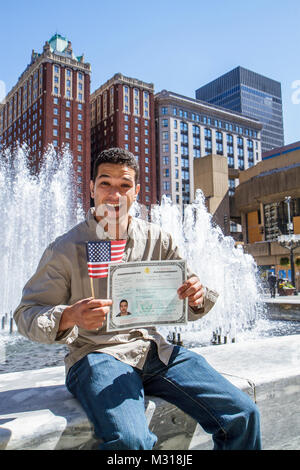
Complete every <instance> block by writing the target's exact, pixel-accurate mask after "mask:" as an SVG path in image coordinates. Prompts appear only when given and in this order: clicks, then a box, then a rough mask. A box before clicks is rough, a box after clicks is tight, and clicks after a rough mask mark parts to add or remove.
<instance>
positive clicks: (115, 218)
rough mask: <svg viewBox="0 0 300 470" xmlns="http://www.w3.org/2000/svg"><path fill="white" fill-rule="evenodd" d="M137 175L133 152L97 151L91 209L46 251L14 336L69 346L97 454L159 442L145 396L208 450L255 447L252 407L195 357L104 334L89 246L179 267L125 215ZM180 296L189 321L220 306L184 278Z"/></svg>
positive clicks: (152, 230)
mask: <svg viewBox="0 0 300 470" xmlns="http://www.w3.org/2000/svg"><path fill="white" fill-rule="evenodd" d="M138 173H139V168H138V166H137V163H136V160H135V158H134V156H133V155H132V154H131V153H130V152H128V151H125V150H122V149H110V150H105V151H103V152H101V154H100V155H99V157H98V159H97V160H96V162H95V165H94V175H93V181H91V196H92V197H93V199H94V202H95V208H93V209H91V210H90V211H89V214H88V216H87V218H86V220H85V221H84V222H82V223H81V224H79V225H77V226H76V227H74V228H73V229H72V230H70V231H69V232H68V233H66V234H64V235H62V236H61V237H59V238H58V239H57V240H55V241H54V242H53V243H51V244H50V246H49V247H48V248H47V249H46V251H45V253H44V255H43V257H42V259H41V261H40V263H39V266H38V268H37V271H36V273H35V274H34V275H33V277H32V278H31V279H30V280H29V281H28V283H27V284H26V286H25V288H24V291H23V297H22V300H21V303H20V305H19V307H18V308H17V309H16V311H15V313H14V318H15V321H16V323H17V325H18V328H19V331H20V333H22V334H23V335H25V336H27V337H28V338H29V339H32V340H34V341H40V342H44V343H53V342H59V343H65V344H67V345H68V347H69V350H70V353H69V354H68V355H67V356H66V358H65V364H66V373H67V377H66V385H67V387H68V389H69V390H70V392H71V393H72V394H74V396H75V397H77V399H78V400H79V401H80V403H81V405H82V406H83V408H84V409H85V411H86V413H87V416H88V417H89V419H90V420H91V422H92V423H93V425H94V430H95V434H96V436H97V437H98V438H99V439H101V440H102V443H101V444H100V446H99V448H100V449H103V450H121V449H152V448H153V446H154V444H155V442H156V440H157V437H156V436H155V435H154V434H153V433H152V432H151V431H150V430H149V428H148V425H147V422H146V417H145V412H144V395H145V394H147V395H155V396H158V397H161V398H164V399H165V400H167V401H169V402H171V403H173V404H175V405H177V406H178V407H179V408H181V409H182V410H183V411H184V412H186V413H188V414H189V415H191V416H192V417H193V418H194V419H196V420H197V421H198V422H199V423H200V425H201V426H202V427H203V428H204V429H205V430H206V431H207V432H209V433H211V434H212V435H213V442H214V448H215V449H259V448H260V446H261V444H260V429H259V413H258V410H257V408H256V406H255V405H254V403H253V402H252V400H251V399H250V398H249V397H248V396H247V395H246V394H245V393H243V392H241V391H240V390H239V389H237V388H236V387H234V386H233V385H232V384H231V383H230V382H228V381H227V380H226V379H225V378H223V376H221V375H220V374H219V373H217V372H216V371H215V370H214V369H213V368H212V367H210V366H209V364H208V363H207V362H206V361H205V359H204V358H203V357H202V356H200V355H198V354H195V353H194V352H192V351H189V350H187V349H185V348H183V347H181V346H174V345H171V344H169V343H168V342H167V341H165V340H164V338H163V337H162V336H161V335H160V334H159V333H158V332H157V331H156V328H154V327H150V328H139V329H128V330H126V331H120V332H113V333H112V332H109V333H107V332H106V329H105V327H106V315H107V313H108V312H109V309H110V307H111V305H112V301H111V300H110V299H107V298H106V295H107V279H106V278H102V279H98V281H99V282H97V283H96V282H95V284H94V288H95V298H93V297H91V288H90V283H89V277H88V270H87V264H86V255H85V243H86V241H87V240H95V239H97V238H98V239H99V238H100V239H117V240H120V239H126V240H127V242H126V247H125V252H124V255H123V259H122V261H123V262H127V261H128V262H130V261H144V260H148V261H149V260H167V259H180V253H179V250H178V248H177V246H176V245H175V243H174V240H173V238H172V236H171V235H170V234H168V233H165V232H164V231H163V230H161V229H160V227H159V226H158V225H156V224H151V223H149V222H146V221H143V220H140V219H137V218H134V217H131V216H130V215H129V208H130V206H131V205H132V203H133V202H134V201H135V200H136V198H137V195H138V193H139V190H140V185H139V184H138ZM178 295H179V298H181V299H185V298H187V299H188V305H189V320H190V321H195V320H198V319H199V318H201V317H202V316H203V315H205V314H206V313H207V312H208V311H209V310H210V309H211V308H212V306H213V305H214V303H215V301H216V298H217V294H216V293H215V292H213V291H211V290H210V289H207V288H206V289H205V288H204V287H203V286H202V284H201V282H200V280H199V279H198V277H197V276H196V275H195V274H192V273H190V272H189V273H188V280H187V281H186V282H184V283H183V284H182V285H181V286H179V288H178Z"/></svg>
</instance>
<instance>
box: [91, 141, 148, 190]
mask: <svg viewBox="0 0 300 470" xmlns="http://www.w3.org/2000/svg"><path fill="white" fill-rule="evenodd" d="M102 163H114V164H117V165H126V166H128V167H129V168H132V169H133V170H134V171H135V183H137V182H138V180H139V165H138V163H137V161H136V159H135V156H134V155H133V153H131V152H129V151H128V150H125V149H121V148H119V147H115V148H111V149H107V150H102V152H101V153H100V154H99V155H98V157H97V158H96V160H95V162H94V168H93V181H94V183H95V180H96V177H97V173H98V166H99V165H101V164H102Z"/></svg>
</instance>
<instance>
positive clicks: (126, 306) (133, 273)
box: [107, 260, 188, 331]
mask: <svg viewBox="0 0 300 470" xmlns="http://www.w3.org/2000/svg"><path fill="white" fill-rule="evenodd" d="M185 280H186V261H185V260H168V261H140V262H132V263H121V264H116V263H112V264H110V265H109V271H108V285H107V290H108V292H107V297H108V298H109V299H112V301H113V305H112V308H111V310H110V312H109V314H108V316H107V331H115V330H122V329H129V328H141V327H144V326H159V325H161V326H162V325H178V324H186V323H187V312H188V301H187V299H184V300H181V299H179V297H178V294H177V289H178V288H179V287H180V286H181V285H182V284H183V283H184V282H185Z"/></svg>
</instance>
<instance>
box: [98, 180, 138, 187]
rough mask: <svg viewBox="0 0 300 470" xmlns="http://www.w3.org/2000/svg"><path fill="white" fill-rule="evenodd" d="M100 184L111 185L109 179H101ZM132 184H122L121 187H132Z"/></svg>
mask: <svg viewBox="0 0 300 470" xmlns="http://www.w3.org/2000/svg"><path fill="white" fill-rule="evenodd" d="M100 186H110V183H109V182H108V181H101V183H100ZM131 187H132V186H131V184H127V183H124V184H121V188H131Z"/></svg>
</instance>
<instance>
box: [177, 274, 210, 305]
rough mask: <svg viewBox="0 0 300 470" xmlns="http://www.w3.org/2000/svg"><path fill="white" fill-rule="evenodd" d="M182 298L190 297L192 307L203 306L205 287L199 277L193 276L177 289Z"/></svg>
mask: <svg viewBox="0 0 300 470" xmlns="http://www.w3.org/2000/svg"><path fill="white" fill-rule="evenodd" d="M177 293H178V296H179V298H180V299H185V298H186V297H187V298H188V304H189V306H190V307H201V306H202V305H203V302H204V288H203V285H202V284H201V282H200V280H199V278H198V277H196V276H193V277H191V278H190V279H188V280H187V281H185V282H184V283H183V284H182V286H180V287H179V289H177Z"/></svg>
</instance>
